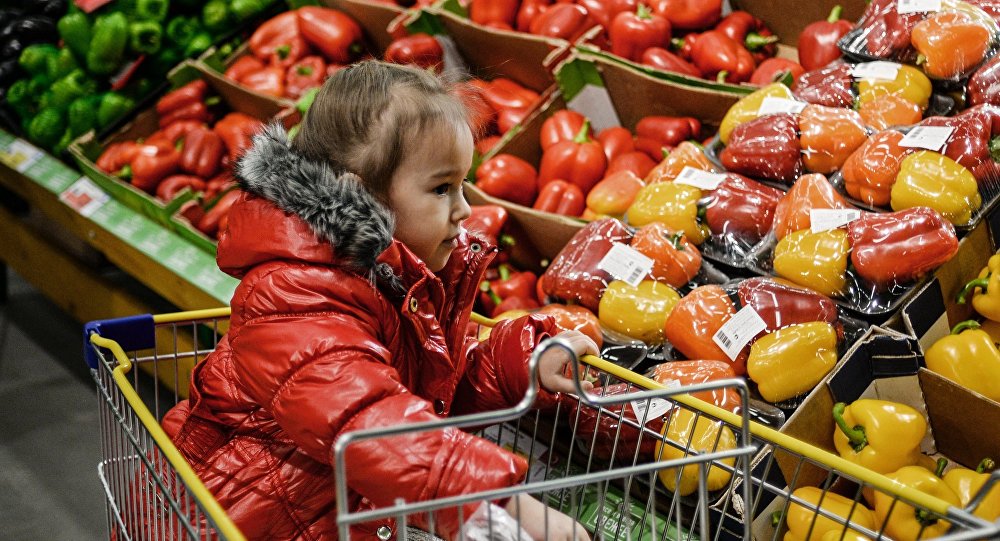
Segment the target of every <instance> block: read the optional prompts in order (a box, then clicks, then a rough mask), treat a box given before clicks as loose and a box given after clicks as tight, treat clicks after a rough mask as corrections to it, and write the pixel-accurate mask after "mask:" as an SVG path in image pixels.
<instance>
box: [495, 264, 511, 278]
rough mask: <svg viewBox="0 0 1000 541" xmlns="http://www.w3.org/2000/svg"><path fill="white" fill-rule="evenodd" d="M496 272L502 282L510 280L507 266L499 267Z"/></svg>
mask: <svg viewBox="0 0 1000 541" xmlns="http://www.w3.org/2000/svg"><path fill="white" fill-rule="evenodd" d="M497 271H498V272H499V273H500V279H501V280H503V281H504V282H506V281H507V280H510V267H508V266H507V265H500V266H499V267H498V268H497Z"/></svg>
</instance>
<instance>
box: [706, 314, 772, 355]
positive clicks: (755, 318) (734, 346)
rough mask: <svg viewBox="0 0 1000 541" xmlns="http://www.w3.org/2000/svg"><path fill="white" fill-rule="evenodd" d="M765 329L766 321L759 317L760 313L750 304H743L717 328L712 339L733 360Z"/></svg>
mask: <svg viewBox="0 0 1000 541" xmlns="http://www.w3.org/2000/svg"><path fill="white" fill-rule="evenodd" d="M766 329H767V323H765V322H764V320H763V319H761V317H760V314H758V313H757V311H756V310H754V309H753V307H752V306H744V307H743V308H742V309H741V310H740V311H739V312H736V314H735V315H734V316H733V317H731V318H729V321H727V322H725V323H724V324H723V325H722V327H721V328H719V330H718V332H716V333H715V335H714V336H712V340H713V341H714V342H715V343H716V344H717V345H718V346H719V347H720V348H722V351H724V352H725V353H726V355H728V356H729V358H730V359H733V360H735V359H736V358H737V357H739V355H740V352H741V351H743V348H744V347H746V345H747V344H749V343H750V341H751V340H753V338H754V337H755V336H757V335H758V334H760V333H761V332H762V331H764V330H766Z"/></svg>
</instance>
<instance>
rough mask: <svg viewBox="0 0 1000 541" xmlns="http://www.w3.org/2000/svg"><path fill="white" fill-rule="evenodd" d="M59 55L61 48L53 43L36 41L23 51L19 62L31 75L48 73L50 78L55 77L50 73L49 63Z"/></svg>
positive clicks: (18, 59)
mask: <svg viewBox="0 0 1000 541" xmlns="http://www.w3.org/2000/svg"><path fill="white" fill-rule="evenodd" d="M58 55H59V48H58V47H56V46H55V45H53V44H51V43H36V44H34V45H29V46H27V47H25V48H24V50H23V51H21V55H20V56H18V58H17V63H18V64H19V65H20V66H21V68H22V69H24V71H26V72H28V74H29V75H46V76H48V77H49V79H50V80H53V79H54V77H52V75H51V74H50V73H49V64H50V63H51V62H54V61H55V58H56V57H57V56H58Z"/></svg>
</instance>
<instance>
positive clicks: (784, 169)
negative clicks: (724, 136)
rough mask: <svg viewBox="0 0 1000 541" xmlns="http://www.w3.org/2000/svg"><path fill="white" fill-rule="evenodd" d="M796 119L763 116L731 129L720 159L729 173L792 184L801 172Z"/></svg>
mask: <svg viewBox="0 0 1000 541" xmlns="http://www.w3.org/2000/svg"><path fill="white" fill-rule="evenodd" d="M798 127H799V122H798V119H797V118H796V117H795V116H794V115H791V114H788V113H782V114H777V115H765V116H762V117H758V118H755V119H754V120H751V121H749V122H744V123H743V124H740V125H739V126H736V128H734V129H733V132H732V134H731V135H730V136H729V145H727V146H726V148H725V149H723V150H722V153H721V154H720V155H719V157H720V158H721V159H722V165H724V166H725V167H726V169H728V170H729V171H733V172H735V173H740V174H742V175H747V176H749V177H757V178H766V179H771V180H777V181H781V182H786V183H789V184H790V183H792V182H794V181H795V179H797V178H799V175H800V174H801V172H802V159H801V157H800V151H801V148H800V146H799V135H798Z"/></svg>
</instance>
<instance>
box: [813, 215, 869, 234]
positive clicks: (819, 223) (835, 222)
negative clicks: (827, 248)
mask: <svg viewBox="0 0 1000 541" xmlns="http://www.w3.org/2000/svg"><path fill="white" fill-rule="evenodd" d="M860 217H861V211H860V210H858V209H812V210H810V211H809V225H810V229H812V232H813V233H822V232H824V231H829V230H831V229H837V228H838V227H841V226H845V225H847V224H849V223H851V222H853V221H854V220H857V219H858V218H860Z"/></svg>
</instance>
